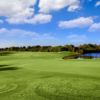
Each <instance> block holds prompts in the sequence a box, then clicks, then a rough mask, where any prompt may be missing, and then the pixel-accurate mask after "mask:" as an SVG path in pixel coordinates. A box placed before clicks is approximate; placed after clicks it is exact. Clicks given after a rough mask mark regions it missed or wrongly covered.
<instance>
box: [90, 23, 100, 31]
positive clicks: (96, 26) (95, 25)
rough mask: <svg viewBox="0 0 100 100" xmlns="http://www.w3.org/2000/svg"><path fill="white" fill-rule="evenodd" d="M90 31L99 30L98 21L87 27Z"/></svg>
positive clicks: (99, 24)
mask: <svg viewBox="0 0 100 100" xmlns="http://www.w3.org/2000/svg"><path fill="white" fill-rule="evenodd" d="M89 31H90V32H94V31H100V23H94V24H92V25H91V26H90V28H89Z"/></svg>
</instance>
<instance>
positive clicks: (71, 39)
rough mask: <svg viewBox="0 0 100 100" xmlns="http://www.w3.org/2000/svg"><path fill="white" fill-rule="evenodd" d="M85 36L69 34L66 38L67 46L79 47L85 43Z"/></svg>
mask: <svg viewBox="0 0 100 100" xmlns="http://www.w3.org/2000/svg"><path fill="white" fill-rule="evenodd" d="M87 40H88V39H87V36H86V35H78V34H70V35H69V36H67V42H68V43H69V44H74V45H79V44H83V43H86V42H87Z"/></svg>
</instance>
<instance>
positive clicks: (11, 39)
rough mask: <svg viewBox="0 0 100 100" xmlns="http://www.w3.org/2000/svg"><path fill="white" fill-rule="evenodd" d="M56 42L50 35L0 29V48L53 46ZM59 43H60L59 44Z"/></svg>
mask: <svg viewBox="0 0 100 100" xmlns="http://www.w3.org/2000/svg"><path fill="white" fill-rule="evenodd" d="M57 43H58V40H57V39H56V38H55V36H54V35H53V34H51V33H41V34H40V33H37V32H33V31H28V30H22V29H6V28H1V29H0V47H9V46H28V45H55V44H57ZM59 43H60V42H59Z"/></svg>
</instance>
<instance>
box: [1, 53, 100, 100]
mask: <svg viewBox="0 0 100 100" xmlns="http://www.w3.org/2000/svg"><path fill="white" fill-rule="evenodd" d="M72 54H73V53H70V52H59V53H56V52H55V53H44V52H42V53H41V52H15V53H14V52H13V54H11V55H10V54H9V55H6V56H0V100H100V59H83V60H81V59H71V60H63V59H62V58H63V57H64V56H66V55H72Z"/></svg>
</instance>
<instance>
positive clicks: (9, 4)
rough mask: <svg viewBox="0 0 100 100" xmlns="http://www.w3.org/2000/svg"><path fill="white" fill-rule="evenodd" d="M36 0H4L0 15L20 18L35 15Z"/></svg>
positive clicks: (0, 5)
mask: <svg viewBox="0 0 100 100" xmlns="http://www.w3.org/2000/svg"><path fill="white" fill-rule="evenodd" d="M35 2H36V0H2V1H0V16H4V17H6V18H7V20H9V19H15V21H16V20H20V21H21V22H23V21H24V20H25V19H27V18H29V17H31V16H33V15H34V8H33V6H34V5H35Z"/></svg>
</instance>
